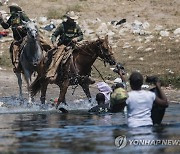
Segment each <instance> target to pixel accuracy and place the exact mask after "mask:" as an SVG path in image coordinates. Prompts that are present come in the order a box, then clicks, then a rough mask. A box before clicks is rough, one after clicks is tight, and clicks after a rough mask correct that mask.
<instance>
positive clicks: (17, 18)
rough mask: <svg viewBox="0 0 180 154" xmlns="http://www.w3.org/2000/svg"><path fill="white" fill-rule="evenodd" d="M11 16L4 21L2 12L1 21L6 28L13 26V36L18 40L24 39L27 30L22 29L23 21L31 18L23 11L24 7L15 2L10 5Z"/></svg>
mask: <svg viewBox="0 0 180 154" xmlns="http://www.w3.org/2000/svg"><path fill="white" fill-rule="evenodd" d="M9 9H10V14H11V16H10V17H9V19H8V20H7V22H4V20H3V18H2V14H0V23H1V26H2V27H3V28H4V29H8V28H9V27H11V29H12V31H13V37H14V39H15V40H16V41H22V39H23V37H24V36H26V32H25V31H24V30H23V29H22V25H23V21H24V22H28V21H30V19H29V18H28V17H27V15H26V14H25V13H24V12H23V11H22V9H21V8H20V7H19V6H18V5H17V4H15V3H13V4H11V5H10V6H9Z"/></svg>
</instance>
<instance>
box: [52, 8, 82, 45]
mask: <svg viewBox="0 0 180 154" xmlns="http://www.w3.org/2000/svg"><path fill="white" fill-rule="evenodd" d="M65 17H66V18H67V21H64V22H62V23H61V24H60V25H59V26H58V27H57V29H56V30H55V31H54V33H53V34H52V37H51V41H52V44H53V45H54V44H55V42H56V38H57V37H58V36H59V39H58V46H59V45H62V44H64V45H66V46H69V45H71V43H76V42H79V41H81V40H82V39H83V33H82V31H81V28H80V27H79V25H78V24H77V23H76V22H75V20H77V19H78V16H77V15H75V13H74V12H73V11H70V12H67V14H66V15H65Z"/></svg>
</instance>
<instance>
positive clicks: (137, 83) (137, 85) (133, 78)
mask: <svg viewBox="0 0 180 154" xmlns="http://www.w3.org/2000/svg"><path fill="white" fill-rule="evenodd" d="M129 81H130V85H131V89H132V90H141V86H142V84H143V76H142V75H141V73H139V72H132V74H131V75H130V78H129Z"/></svg>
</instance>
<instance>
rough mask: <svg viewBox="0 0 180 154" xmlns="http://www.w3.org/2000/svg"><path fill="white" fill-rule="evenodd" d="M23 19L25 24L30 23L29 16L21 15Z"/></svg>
mask: <svg viewBox="0 0 180 154" xmlns="http://www.w3.org/2000/svg"><path fill="white" fill-rule="evenodd" d="M21 18H22V20H23V21H25V22H28V21H30V19H29V18H28V16H27V15H26V14H25V13H21Z"/></svg>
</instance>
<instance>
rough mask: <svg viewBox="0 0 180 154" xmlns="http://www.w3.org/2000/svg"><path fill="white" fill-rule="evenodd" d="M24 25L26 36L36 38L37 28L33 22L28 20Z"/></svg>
mask: <svg viewBox="0 0 180 154" xmlns="http://www.w3.org/2000/svg"><path fill="white" fill-rule="evenodd" d="M25 27H26V30H27V36H28V37H30V38H32V39H35V40H36V38H37V36H38V28H37V25H36V24H35V22H33V21H29V22H27V23H26V24H25Z"/></svg>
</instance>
